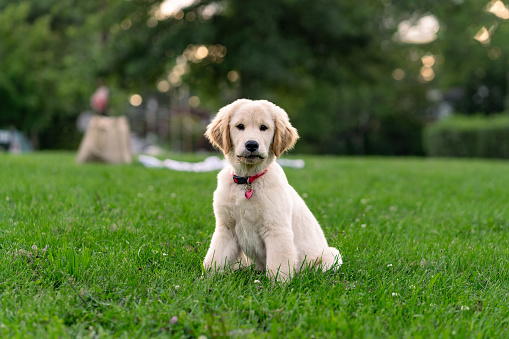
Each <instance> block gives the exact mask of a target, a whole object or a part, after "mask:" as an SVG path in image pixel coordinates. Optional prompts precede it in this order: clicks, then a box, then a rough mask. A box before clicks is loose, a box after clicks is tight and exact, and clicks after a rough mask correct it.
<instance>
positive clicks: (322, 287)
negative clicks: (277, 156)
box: [0, 153, 509, 338]
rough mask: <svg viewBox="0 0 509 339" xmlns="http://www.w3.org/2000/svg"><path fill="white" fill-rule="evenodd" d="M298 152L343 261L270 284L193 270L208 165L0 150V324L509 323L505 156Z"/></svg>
mask: <svg viewBox="0 0 509 339" xmlns="http://www.w3.org/2000/svg"><path fill="white" fill-rule="evenodd" d="M305 160H306V168H305V169H301V170H297V169H286V173H287V176H288V179H289V181H290V183H291V184H292V185H293V186H294V187H295V188H296V189H297V191H298V192H299V193H300V194H301V195H303V196H304V198H305V200H306V202H307V204H308V206H309V207H310V209H311V210H312V211H313V213H314V214H315V216H316V217H317V219H318V221H319V222H320V223H321V225H322V227H323V229H324V232H325V235H326V237H327V239H328V241H329V244H330V245H331V246H335V247H338V248H339V249H340V251H341V253H342V255H343V259H344V265H343V266H342V267H341V269H340V270H339V271H338V272H335V273H333V272H327V273H320V272H319V273H315V272H310V271H306V272H304V273H302V274H301V275H299V276H297V277H296V278H295V279H293V280H292V281H291V282H290V283H288V284H273V283H271V281H270V280H268V279H267V278H265V277H264V276H263V274H261V273H258V272H256V271H253V270H245V271H241V272H232V273H227V274H221V275H217V276H214V277H207V278H203V279H202V278H201V274H202V270H201V262H202V260H203V258H204V256H205V253H206V250H207V248H208V244H209V241H210V237H211V234H212V232H213V229H214V215H213V212H212V193H213V191H214V189H215V186H216V181H215V176H216V172H211V173H179V172H173V171H169V170H165V169H146V168H144V167H142V166H140V165H131V166H106V165H99V164H90V165H76V164H74V157H73V155H71V154H55V153H49V154H44V153H43V154H32V155H23V156H13V155H7V154H0V173H1V176H0V254H1V261H0V337H50V338H58V337H62V338H67V337H73V338H74V337H98V336H99V337H107V336H112V337H121V338H122V337H123V338H138V337H199V336H206V337H207V338H213V337H224V336H232V337H243V338H244V337H305V338H309V337H311V336H312V335H314V336H315V337H317V338H323V337H331V338H337V337H347V338H355V337H368V338H369V337H376V338H379V337H397V338H400V337H412V338H419V337H422V338H427V337H441V338H448V337H476V338H477V337H481V338H482V337H489V338H492V337H507V336H509V331H508V328H509V306H508V305H509V300H508V298H509V262H508V258H509V209H508V207H509V163H506V162H494V161H478V160H475V161H473V160H429V159H386V158H370V159H350V158H337V157H306V158H305ZM46 246H47V248H46V250H44V248H45V247H46ZM35 248H37V249H35ZM256 280H259V282H255V281H256ZM173 317H176V318H173ZM172 318H173V321H172V320H171V319H172ZM175 320H177V321H176V322H175Z"/></svg>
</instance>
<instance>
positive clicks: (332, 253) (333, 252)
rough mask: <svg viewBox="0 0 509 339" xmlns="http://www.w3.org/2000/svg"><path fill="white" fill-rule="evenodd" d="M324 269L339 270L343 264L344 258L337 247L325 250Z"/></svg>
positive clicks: (323, 257)
mask: <svg viewBox="0 0 509 339" xmlns="http://www.w3.org/2000/svg"><path fill="white" fill-rule="evenodd" d="M322 263H323V264H324V265H323V270H324V271H327V270H330V269H331V268H332V269H334V270H337V269H338V268H339V266H341V265H342V264H343V259H342V258H341V254H340V253H339V251H338V249H337V248H334V247H329V248H327V249H325V250H324V253H323V256H322Z"/></svg>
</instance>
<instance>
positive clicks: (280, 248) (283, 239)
mask: <svg viewBox="0 0 509 339" xmlns="http://www.w3.org/2000/svg"><path fill="white" fill-rule="evenodd" d="M264 241H265V248H266V250H267V275H268V276H269V277H270V278H276V279H277V280H278V281H289V280H290V278H291V277H292V276H293V273H294V271H295V269H298V267H295V266H296V265H297V263H298V256H297V249H296V248H295V245H294V243H293V231H292V230H291V229H290V228H288V229H282V230H281V229H278V230H273V231H268V232H266V233H265V237H264Z"/></svg>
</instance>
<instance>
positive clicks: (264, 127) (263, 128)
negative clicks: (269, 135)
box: [260, 125, 268, 131]
mask: <svg viewBox="0 0 509 339" xmlns="http://www.w3.org/2000/svg"><path fill="white" fill-rule="evenodd" d="M267 129H268V128H267V126H265V125H261V126H260V131H266V130H267Z"/></svg>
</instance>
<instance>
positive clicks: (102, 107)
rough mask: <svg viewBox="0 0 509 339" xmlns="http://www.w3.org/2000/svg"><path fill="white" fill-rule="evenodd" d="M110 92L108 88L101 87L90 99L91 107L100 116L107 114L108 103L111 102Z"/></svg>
mask: <svg viewBox="0 0 509 339" xmlns="http://www.w3.org/2000/svg"><path fill="white" fill-rule="evenodd" d="M109 95H110V91H109V90H108V87H106V86H101V87H99V88H98V89H97V90H96V91H95V93H94V94H93V95H92V98H90V105H91V106H92V108H93V109H94V111H96V112H97V113H100V114H106V110H107V109H108V101H109Z"/></svg>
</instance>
